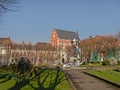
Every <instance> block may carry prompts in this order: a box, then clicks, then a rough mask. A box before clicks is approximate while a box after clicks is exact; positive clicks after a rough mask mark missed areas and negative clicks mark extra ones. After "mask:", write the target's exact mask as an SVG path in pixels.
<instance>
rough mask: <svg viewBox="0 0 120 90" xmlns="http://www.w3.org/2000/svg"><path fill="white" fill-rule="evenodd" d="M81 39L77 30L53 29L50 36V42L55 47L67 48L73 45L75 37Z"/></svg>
mask: <svg viewBox="0 0 120 90" xmlns="http://www.w3.org/2000/svg"><path fill="white" fill-rule="evenodd" d="M74 38H75V39H77V40H78V41H80V38H79V35H78V33H76V32H72V31H67V30H60V29H53V30H52V34H51V37H50V44H51V45H52V46H53V47H55V48H65V47H66V46H71V41H72V40H73V39H74Z"/></svg>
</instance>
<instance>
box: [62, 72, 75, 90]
mask: <svg viewBox="0 0 120 90" xmlns="http://www.w3.org/2000/svg"><path fill="white" fill-rule="evenodd" d="M64 73H65V76H66V78H67V80H68V82H69V84H70V85H71V87H72V90H77V89H76V87H75V86H74V84H73V82H72V80H71V78H70V75H69V74H67V73H66V72H65V71H64Z"/></svg>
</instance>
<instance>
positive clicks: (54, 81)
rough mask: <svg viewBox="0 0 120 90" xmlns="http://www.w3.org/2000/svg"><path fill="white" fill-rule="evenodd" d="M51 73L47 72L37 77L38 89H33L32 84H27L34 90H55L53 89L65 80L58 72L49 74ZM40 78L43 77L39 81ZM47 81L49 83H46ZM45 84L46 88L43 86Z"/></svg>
mask: <svg viewBox="0 0 120 90" xmlns="http://www.w3.org/2000/svg"><path fill="white" fill-rule="evenodd" d="M51 72H52V71H49V72H47V74H45V75H44V74H42V73H41V74H42V75H39V76H38V77H37V80H36V81H37V84H38V87H34V86H33V85H32V84H29V86H31V87H32V88H33V89H34V90H55V88H56V87H57V86H58V85H59V84H60V83H61V82H63V81H64V80H65V78H64V75H62V74H61V73H60V71H59V70H57V71H56V72H53V73H51ZM40 77H42V78H43V77H44V78H43V79H42V80H40ZM48 81H49V83H48ZM45 83H47V86H45V85H44V84H45Z"/></svg>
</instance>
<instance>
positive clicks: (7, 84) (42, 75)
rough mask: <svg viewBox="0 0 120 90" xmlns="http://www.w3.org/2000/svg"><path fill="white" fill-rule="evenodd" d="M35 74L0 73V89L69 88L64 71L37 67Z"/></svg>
mask: <svg viewBox="0 0 120 90" xmlns="http://www.w3.org/2000/svg"><path fill="white" fill-rule="evenodd" d="M37 72H38V75H37V76H32V77H28V76H23V75H18V74H16V73H11V72H9V71H8V72H1V73H0V90H71V88H70V85H69V83H68V81H67V79H66V77H65V74H64V72H62V71H60V70H55V69H46V68H39V69H38V70H37Z"/></svg>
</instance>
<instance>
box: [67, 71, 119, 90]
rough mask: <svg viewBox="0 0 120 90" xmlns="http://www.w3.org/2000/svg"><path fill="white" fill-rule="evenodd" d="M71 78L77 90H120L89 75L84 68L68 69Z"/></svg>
mask: <svg viewBox="0 0 120 90" xmlns="http://www.w3.org/2000/svg"><path fill="white" fill-rule="evenodd" d="M66 73H67V74H68V76H69V78H70V79H71V81H72V82H73V84H74V86H75V88H76V89H75V90H120V88H118V87H115V86H113V85H111V84H109V83H106V82H104V81H102V80H99V79H97V78H95V77H92V76H89V75H87V74H85V73H84V72H83V70H66Z"/></svg>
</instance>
